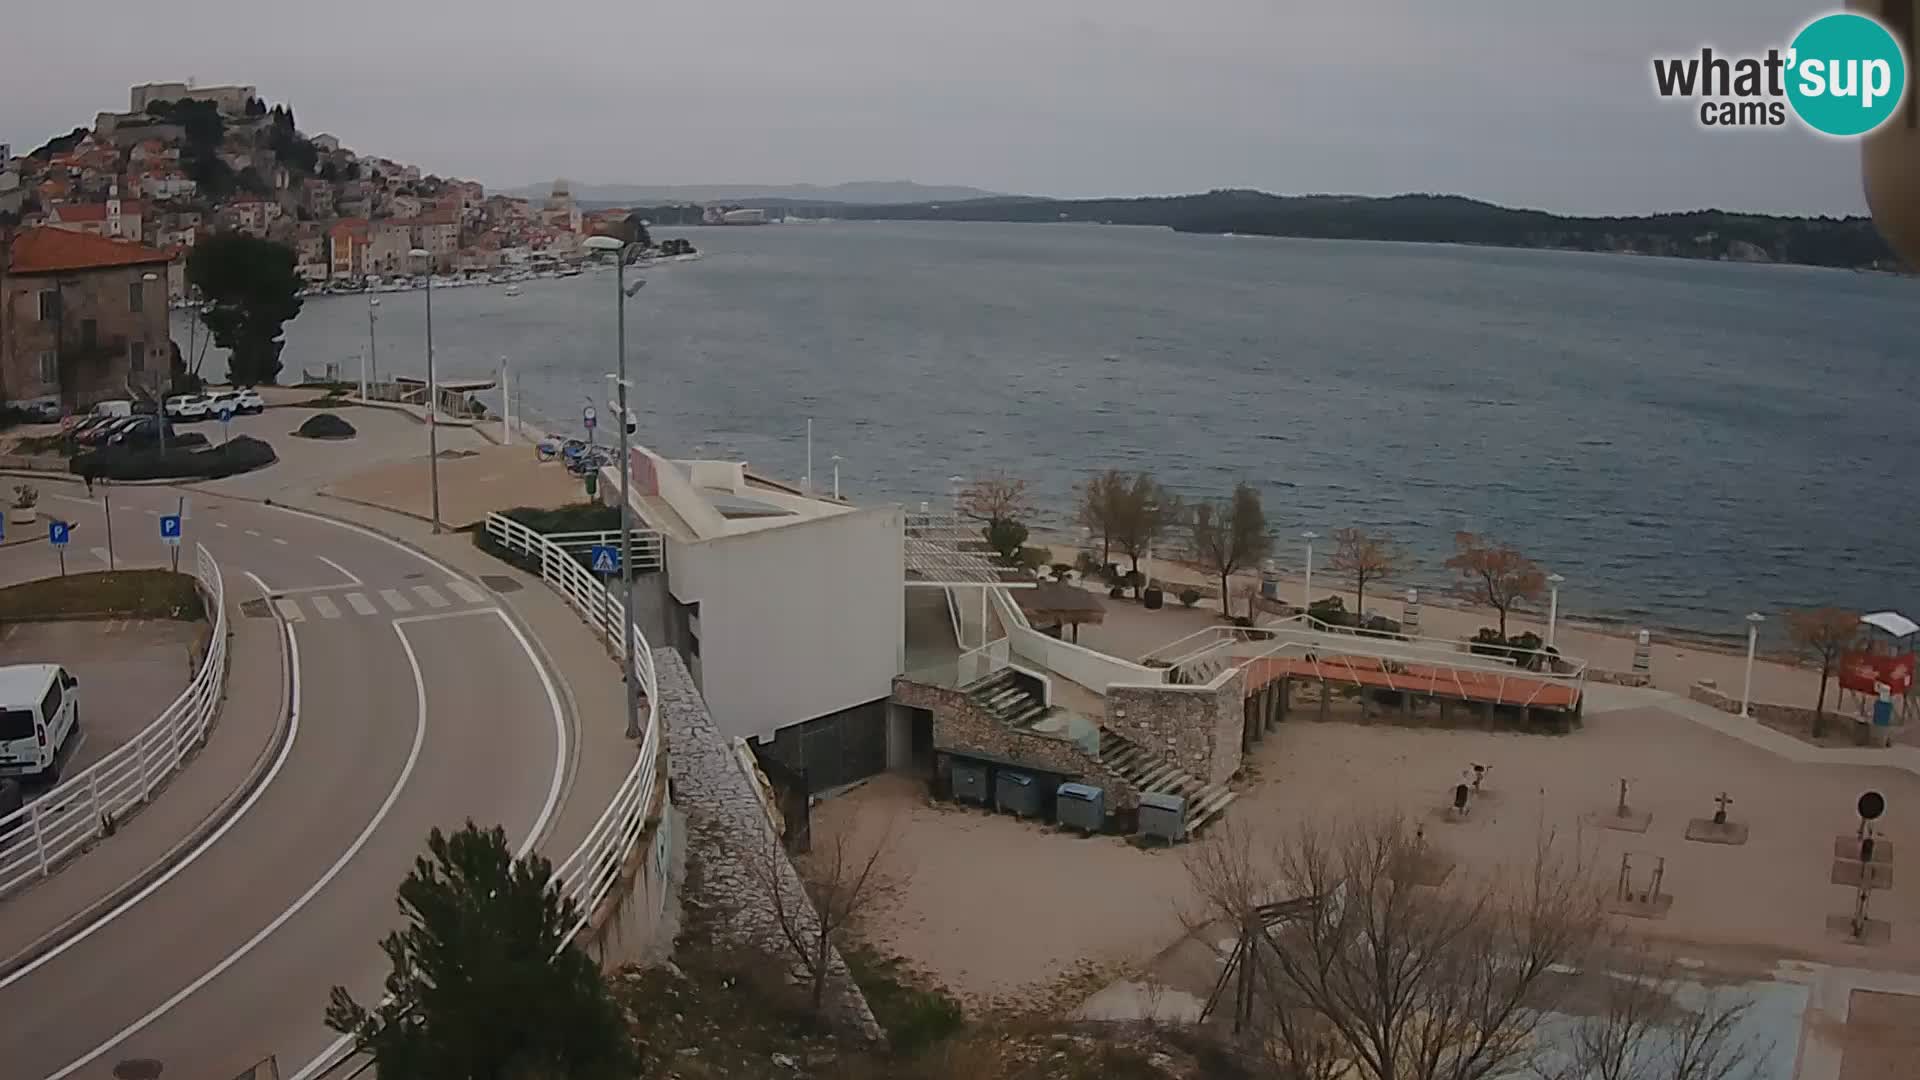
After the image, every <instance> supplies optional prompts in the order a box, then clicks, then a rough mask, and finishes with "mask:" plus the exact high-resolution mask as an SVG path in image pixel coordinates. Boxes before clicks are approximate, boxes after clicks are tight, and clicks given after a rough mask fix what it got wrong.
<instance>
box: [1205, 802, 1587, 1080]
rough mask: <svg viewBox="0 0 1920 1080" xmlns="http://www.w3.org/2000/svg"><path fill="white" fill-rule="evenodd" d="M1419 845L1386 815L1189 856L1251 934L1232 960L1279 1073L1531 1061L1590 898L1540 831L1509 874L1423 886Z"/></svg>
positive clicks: (1397, 1075) (1433, 1079) (1221, 843)
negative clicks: (1252, 993) (1240, 966)
mask: <svg viewBox="0 0 1920 1080" xmlns="http://www.w3.org/2000/svg"><path fill="white" fill-rule="evenodd" d="M1422 844H1423V840H1422V839H1421V837H1420V836H1419V835H1418V834H1417V833H1416V832H1415V830H1414V828H1413V826H1412V825H1411V823H1409V822H1407V821H1405V820H1402V819H1397V818H1386V819H1381V820H1379V821H1377V822H1374V823H1371V824H1365V825H1358V826H1353V827H1349V828H1346V829H1343V830H1339V831H1333V832H1329V831H1323V830H1316V829H1314V828H1312V827H1305V828H1302V829H1301V830H1299V831H1298V832H1297V833H1295V834H1293V835H1292V836H1291V837H1289V838H1287V839H1284V840H1282V841H1281V842H1280V843H1279V844H1277V845H1275V846H1274V847H1273V848H1272V850H1271V851H1270V852H1267V853H1265V854H1264V856H1262V855H1261V853H1259V852H1257V851H1256V850H1255V849H1254V848H1253V847H1252V846H1251V845H1248V844H1244V843H1242V844H1241V845H1240V846H1239V847H1237V848H1236V847H1235V846H1234V845H1235V841H1234V839H1233V838H1232V836H1231V834H1226V835H1224V836H1223V835H1222V834H1216V836H1215V837H1210V838H1209V840H1208V841H1207V842H1206V843H1205V844H1203V845H1201V846H1200V848H1199V850H1198V851H1197V852H1195V853H1194V854H1192V855H1190V856H1189V858H1188V863H1187V865H1188V869H1189V873H1190V874H1191V876H1192V877H1193V880H1194V884H1195V886H1196V889H1197V892H1198V893H1199V895H1200V896H1202V897H1203V898H1204V899H1205V901H1206V902H1207V904H1208V905H1209V907H1210V908H1211V910H1212V912H1213V913H1214V914H1215V915H1216V917H1219V918H1223V919H1226V920H1229V921H1230V922H1231V923H1233V924H1237V925H1239V926H1241V927H1242V928H1243V935H1244V934H1247V933H1257V934H1258V935H1259V936H1258V939H1257V941H1256V943H1255V945H1254V947H1252V948H1250V949H1247V950H1244V952H1243V955H1244V956H1245V957H1246V959H1245V960H1244V961H1243V962H1244V963H1246V964H1250V965H1253V967H1254V971H1255V973H1256V975H1257V978H1255V979H1254V980H1253V986H1254V987H1255V989H1256V990H1257V992H1258V996H1259V999H1260V1006H1261V1007H1260V1009H1259V1010H1258V1013H1257V1015H1258V1017H1259V1020H1260V1022H1261V1025H1262V1027H1261V1030H1260V1031H1259V1035H1260V1036H1261V1037H1262V1038H1263V1039H1264V1041H1265V1042H1266V1043H1267V1044H1268V1046H1269V1047H1270V1048H1271V1050H1270V1052H1271V1055H1272V1057H1273V1058H1274V1059H1275V1063H1276V1066H1277V1067H1279V1069H1280V1070H1281V1071H1282V1072H1283V1074H1285V1075H1299V1076H1304V1077H1311V1078H1315V1080H1329V1078H1332V1077H1343V1078H1344V1077H1358V1078H1364V1080H1494V1078H1498V1077H1506V1076H1512V1075H1516V1074H1519V1073H1522V1072H1524V1071H1526V1070H1528V1069H1530V1068H1532V1067H1533V1066H1535V1064H1536V1063H1537V1062H1538V1061H1539V1060H1541V1053H1542V1050H1541V1047H1542V1042H1541V1040H1540V1039H1538V1038H1537V1037H1536V1036H1537V1035H1538V1034H1539V1033H1540V1032H1541V1030H1542V1028H1543V1027H1544V1026H1545V1025H1546V1024H1547V1023H1548V1018H1549V1016H1550V1014H1551V1012H1552V1010H1553V1008H1554V1006H1555V1005H1557V1004H1559V1002H1560V1000H1561V995H1562V993H1563V992H1564V985H1565V981H1564V980H1563V979H1561V978H1559V977H1558V975H1557V972H1558V971H1559V970H1560V969H1561V968H1562V967H1563V966H1565V965H1569V964H1574V963H1577V962H1579V961H1580V960H1581V959H1582V958H1583V957H1584V956H1585V955H1586V954H1587V952H1588V951H1589V949H1590V946H1591V945H1592V943H1593V942H1594V940H1595V936H1596V934H1597V933H1598V932H1599V930H1600V928H1601V926H1602V925H1603V919H1604V916H1603V913H1602V911H1601V908H1600V904H1599V891H1598V889H1597V888H1595V887H1594V883H1593V881H1592V880H1591V879H1590V877H1589V875H1588V874H1587V872H1586V869H1585V866H1584V864H1583V862H1582V861H1581V860H1580V859H1579V858H1578V857H1576V856H1569V855H1568V854H1566V853H1564V852H1562V851H1561V850H1560V848H1559V847H1558V846H1557V845H1556V844H1555V842H1554V840H1553V838H1552V837H1551V836H1548V837H1544V838H1543V839H1542V840H1541V841H1540V842H1539V844H1538V845H1537V847H1536V850H1535V852H1534V855H1533V858H1532V860H1531V861H1530V862H1529V863H1527V864H1526V865H1525V866H1523V867H1520V868H1519V870H1518V872H1517V873H1510V874H1506V875H1502V876H1496V877H1494V878H1491V879H1488V880H1477V881H1472V882H1464V881H1461V880H1460V879H1461V878H1462V877H1463V875H1454V877H1453V878H1452V879H1450V882H1449V887H1446V888H1441V889H1434V888H1430V887H1427V886H1425V885H1422V884H1420V882H1421V881H1422V880H1423V875H1422V874H1421V873H1420V872H1419V867H1420V865H1421V862H1420V860H1422V859H1423V858H1424V854H1425V853H1424V852H1423V850H1422ZM1278 910H1285V911H1287V912H1289V913H1290V914H1289V917H1287V918H1286V919H1284V920H1283V921H1281V922H1280V923H1279V924H1278V925H1272V924H1269V923H1268V922H1267V921H1266V920H1267V919H1268V918H1270V916H1271V914H1272V913H1273V912H1275V911H1278Z"/></svg>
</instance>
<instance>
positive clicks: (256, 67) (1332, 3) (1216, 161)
mask: <svg viewBox="0 0 1920 1080" xmlns="http://www.w3.org/2000/svg"><path fill="white" fill-rule="evenodd" d="M111 6H112V7H113V8H114V10H113V11H111V12H110V13H103V15H105V16H106V17H109V18H110V21H111V22H112V24H113V32H111V33H97V34H95V33H87V34H85V43H84V46H80V45H77V44H76V42H78V41H79V39H76V38H75V37H74V36H73V35H74V33H75V31H76V29H80V30H82V31H84V24H85V23H86V21H87V20H88V19H89V18H91V16H88V15H85V14H79V13H76V10H75V9H74V8H72V7H71V6H69V5H62V4H29V5H17V6H16V9H15V10H10V11H9V12H8V16H7V23H8V26H7V37H8V39H9V40H10V41H12V42H14V43H15V44H14V47H11V48H9V49H8V50H7V57H6V60H5V63H4V66H0V141H4V140H9V139H10V140H12V142H13V143H14V144H15V147H16V152H25V150H27V149H30V148H32V147H33V146H36V145H39V143H41V142H42V141H44V140H45V139H46V138H47V137H49V136H51V135H54V134H56V133H58V132H61V131H65V130H68V129H70V128H72V127H73V126H75V125H77V124H86V123H91V122H92V118H93V114H94V113H95V112H97V111H99V110H101V109H124V108H125V107H126V90H127V87H128V86H129V85H130V84H132V83H135V82H146V81H157V80H168V79H184V78H188V77H192V78H195V79H197V80H198V81H199V82H201V83H203V84H212V83H228V82H240V83H253V84H255V85H257V86H259V88H260V91H261V93H262V95H263V96H265V97H266V98H267V99H268V100H270V101H284V102H288V103H290V104H291V105H292V106H293V107H294V109H295V114H296V117H297V118H298V120H299V122H300V126H301V128H302V129H303V130H305V131H307V132H308V133H309V134H311V133H315V132H319V131H328V132H332V133H334V134H336V135H338V136H340V138H341V139H342V140H343V141H344V142H345V143H346V144H347V145H348V146H351V147H353V148H354V149H356V150H359V151H362V152H364V153H375V154H380V155H383V156H386V157H392V158H396V159H399V160H404V161H412V162H415V163H417V164H419V165H421V166H422V167H423V168H426V169H428V170H430V171H435V172H440V173H445V174H453V175H459V176H467V177H472V178H475V179H479V180H481V181H484V182H485V183H486V184H487V185H488V186H489V187H499V186H512V185H518V184H523V183H527V182H530V181H536V180H547V179H550V178H552V177H555V176H565V177H569V178H571V179H573V180H575V181H576V182H579V183H609V182H633V183H648V184H671V183H798V182H813V183H834V182H838V181H843V180H865V179H877V180H894V179H912V180H919V181H922V182H925V183H941V184H971V185H974V186H978V187H983V188H989V189H992V190H996V191H1005V192H1018V193H1031V194H1041V195H1058V196H1085V195H1133V194H1147V193H1172V192H1187V191H1200V190H1205V189H1208V188H1215V187H1253V188H1261V189H1264V190H1268V191H1275V192H1282V193H1299V192H1352V193H1360V194H1393V193H1398V192H1406V191H1431V192H1454V193H1460V194H1465V195H1471V196H1475V197H1479V198H1484V199H1490V200H1492V201H1495V202H1500V203H1506V204H1510V205H1521V206H1533V207H1541V208H1544V209H1548V210H1555V211H1561V212H1576V213H1639V212H1648V211H1658V210H1678V209H1694V208H1699V207H1706V206H1716V207H1722V208H1726V209H1741V210H1756V211H1768V212H1779V213H1859V212H1863V210H1864V203H1863V201H1862V198H1861V195H1860V184H1859V177H1858V165H1857V151H1856V149H1855V148H1854V147H1853V146H1851V145H1849V144H1845V143H1836V142H1828V141H1825V140H1821V139H1819V138H1816V137H1813V136H1810V135H1806V134H1802V133H1799V132H1797V131H1792V130H1781V129H1759V130H1752V131H1744V132H1733V133H1715V132H1708V131H1704V130H1702V129H1701V128H1700V127H1699V126H1698V122H1697V118H1696V115H1695V113H1694V110H1693V109H1692V108H1690V107H1688V106H1686V105H1684V104H1680V103H1675V102H1663V101H1660V100H1658V99H1657V98H1655V96H1654V94H1653V91H1652V80H1651V77H1650V75H1649V70H1650V61H1651V58H1652V57H1653V56H1655V55H1684V54H1686V53H1688V52H1696V53H1697V51H1698V49H1699V47H1700V46H1701V45H1702V44H1707V43H1711V44H1714V45H1716V46H1718V47H1720V48H1726V49H1733V48H1738V49H1762V48H1764V47H1765V46H1767V45H1770V44H1784V43H1785V41H1786V40H1787V39H1788V38H1789V37H1790V36H1791V35H1792V33H1793V31H1794V30H1796V29H1797V28H1798V27H1799V26H1800V25H1801V24H1803V23H1804V22H1805V21H1806V19H1807V18H1808V17H1809V16H1810V15H1812V14H1815V13H1817V12H1819V11H1821V10H1824V8H1823V7H1822V6H1821V5H1816V4H1808V3H1804V2H1794V0H1694V2H1689V3H1675V2H1674V0H1609V2H1607V3H1595V2H1587V0H1580V2H1575V0H1536V2H1534V3H1522V2H1520V0H1447V2H1446V3H1435V2H1434V0H1368V2H1365V3H1353V2H1350V0H1328V2H1325V3H1320V4H1307V3H1301V2H1298V0H1189V2H1187V3H1169V2H1167V0H969V2H968V3H965V4H943V5H940V7H941V9H942V10H938V11H935V10H928V9H930V8H931V7H932V5H929V4H926V3H923V2H920V0H801V2H794V0H733V2H731V3H712V2H706V3H698V2H693V0H573V2H571V3H566V4H533V5H529V4H514V5H511V6H507V5H501V4H499V3H496V2H493V0H468V2H466V3H458V4H455V3H444V2H439V3H426V2H423V0H333V2H329V3H324V4H318V5H314V4H308V5H303V6H299V7H297V8H287V7H282V6H279V5H274V4H262V3H260V2H259V0H169V2H167V3H164V4H134V3H114V4H113V5H111ZM1832 6H1834V7H1838V6H1839V5H1838V4H1837V3H1836V4H1834V5H1832ZM76 20H79V22H78V24H77V23H76ZM35 41H41V42H48V43H54V44H52V45H51V46H50V47H47V48H32V47H26V46H24V44H23V43H28V42H35Z"/></svg>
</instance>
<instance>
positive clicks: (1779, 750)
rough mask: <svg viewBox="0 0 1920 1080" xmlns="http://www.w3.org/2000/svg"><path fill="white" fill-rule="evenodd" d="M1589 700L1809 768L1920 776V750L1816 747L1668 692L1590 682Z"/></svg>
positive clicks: (1595, 709) (1593, 706) (1595, 707)
mask: <svg viewBox="0 0 1920 1080" xmlns="http://www.w3.org/2000/svg"><path fill="white" fill-rule="evenodd" d="M1586 699H1587V703H1586V711H1587V712H1589V713H1607V712H1617V711H1620V710H1623V709H1646V708H1653V709H1659V710H1660V711H1662V712H1668V713H1672V714H1674V715H1676V716H1680V717H1684V718H1686V719H1688V720H1691V721H1693V722H1694V723H1696V724H1698V725H1700V726H1701V727H1704V728H1708V729H1710V730H1713V731H1717V732H1719V733H1720V734H1722V735H1725V736H1728V737H1729V738H1734V739H1739V740H1740V741H1741V742H1744V743H1747V744H1749V745H1751V746H1755V747H1758V748H1760V749H1762V750H1765V751H1766V752H1768V753H1770V754H1773V755H1775V756H1777V757H1782V758H1785V759H1787V760H1788V761H1793V762H1799V763H1801V764H1805V765H1866V766H1872V767H1876V768H1883V769H1900V770H1903V771H1905V772H1909V773H1912V774H1914V775H1916V776H1920V746H1904V745H1901V746H1888V747H1874V746H1813V745H1811V744H1809V743H1806V742H1803V741H1801V740H1799V739H1796V738H1794V737H1793V736H1791V735H1788V734H1786V733H1785V732H1781V731H1775V730H1774V729H1773V728H1770V727H1768V726H1766V725H1765V724H1762V723H1761V722H1760V721H1758V720H1743V719H1741V718H1740V717H1738V716H1735V715H1733V714H1732V713H1727V712H1721V711H1720V710H1719V709H1716V708H1714V707H1713V706H1711V705H1706V704H1702V703H1701V702H1698V701H1694V700H1693V699H1691V698H1687V697H1682V696H1681V695H1679V694H1675V693H1671V692H1669V691H1666V690H1652V689H1636V688H1633V687H1625V686H1608V685H1605V684H1601V683H1590V684H1588V686H1587V689H1586ZM1835 719H1836V720H1837V721H1838V722H1841V723H1852V722H1853V721H1851V720H1848V719H1847V718H1846V717H1836V718H1835Z"/></svg>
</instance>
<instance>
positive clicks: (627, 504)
mask: <svg viewBox="0 0 1920 1080" xmlns="http://www.w3.org/2000/svg"><path fill="white" fill-rule="evenodd" d="M586 246H587V247H588V248H589V249H590V250H593V251H611V252H613V253H614V256H613V258H614V264H613V267H614V269H613V305H614V311H615V317H616V319H617V323H616V325H617V327H618V329H617V330H616V331H615V334H616V338H617V341H618V344H617V346H616V348H617V349H618V351H619V359H618V362H617V372H616V374H615V375H614V376H613V380H614V391H615V398H614V402H613V407H614V412H615V413H616V415H617V419H618V421H619V424H620V610H621V611H623V612H624V613H625V617H624V619H623V621H624V623H625V625H624V626H622V627H621V628H620V654H621V655H622V656H624V657H626V662H627V672H626V676H627V677H626V683H627V738H629V739H638V738H640V737H641V735H643V734H644V732H643V731H642V730H641V728H640V685H639V678H640V676H639V672H638V670H637V665H636V663H635V661H636V660H637V659H638V658H637V657H636V656H635V655H634V652H635V647H634V640H633V496H632V492H631V491H630V490H629V485H630V484H631V481H632V476H633V461H632V458H631V456H630V455H631V454H632V451H631V450H630V449H629V442H628V430H629V427H630V425H631V422H632V415H633V414H632V413H630V412H628V410H627V300H628V298H630V297H631V296H633V294H634V293H637V292H639V291H640V288H641V286H643V285H645V284H646V281H645V280H644V279H642V280H640V281H636V282H634V283H633V288H632V289H628V288H627V251H628V250H629V249H630V248H632V247H635V246H636V245H633V244H629V243H625V242H622V241H621V240H619V239H618V238H616V237H612V236H590V237H588V238H587V245H586Z"/></svg>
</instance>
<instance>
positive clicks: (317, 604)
mask: <svg viewBox="0 0 1920 1080" xmlns="http://www.w3.org/2000/svg"><path fill="white" fill-rule="evenodd" d="M307 603H309V604H312V605H313V610H315V611H317V612H319V613H320V617H321V618H323V619H337V618H339V617H340V609H339V608H338V607H335V606H334V603H333V601H332V600H330V599H328V598H327V597H324V596H312V597H308V598H307Z"/></svg>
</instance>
